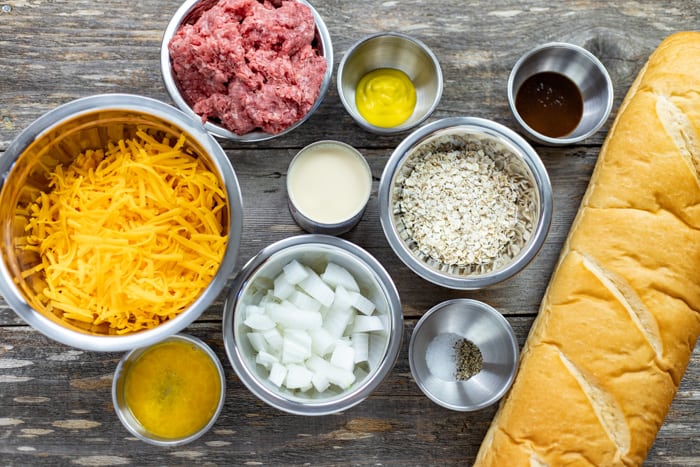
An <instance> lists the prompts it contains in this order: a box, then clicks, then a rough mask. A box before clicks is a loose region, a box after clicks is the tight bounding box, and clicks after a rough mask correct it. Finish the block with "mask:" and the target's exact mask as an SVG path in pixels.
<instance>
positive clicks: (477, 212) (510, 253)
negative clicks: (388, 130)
mask: <svg viewBox="0 0 700 467" xmlns="http://www.w3.org/2000/svg"><path fill="white" fill-rule="evenodd" d="M378 199H379V212H380V220H381V225H382V229H383V230H384V234H385V236H386V238H387V240H388V242H389V244H390V245H391V248H392V249H393V250H394V252H395V253H396V255H397V256H398V257H399V258H400V259H401V260H402V261H403V262H404V263H405V264H406V265H407V266H408V267H409V268H410V269H411V270H413V272H415V273H416V274H418V275H419V276H421V277H422V278H424V279H426V280H428V281H430V282H433V283H435V284H437V285H440V286H443V287H447V288H451V289H458V290H476V289H481V288H484V287H489V286H492V285H494V284H497V283H500V282H502V281H504V280H506V279H509V278H511V277H513V276H514V275H515V274H517V273H518V272H520V271H521V270H522V269H523V268H525V266H527V265H528V264H529V263H530V261H532V259H533V258H534V257H535V256H536V255H537V253H538V252H539V250H540V248H541V247H542V245H543V244H544V242H545V240H546V237H547V234H548V232H549V228H550V224H551V221H552V204H553V202H552V187H551V184H550V181H549V176H548V175H547V170H546V168H545V166H544V164H543V163H542V161H541V159H540V157H539V156H538V154H537V153H536V152H535V150H534V149H533V148H532V147H531V146H530V145H529V144H528V143H527V141H525V140H524V139H523V138H522V137H521V136H519V135H518V134H517V133H515V132H514V131H512V130H510V129H509V128H507V127H505V126H503V125H501V124H499V123H496V122H493V121H490V120H485V119H481V118H473V117H452V118H446V119H442V120H438V121H435V122H432V123H430V124H428V125H425V126H423V127H421V128H419V129H418V130H416V131H414V132H413V133H411V134H410V135H408V136H407V137H406V138H405V139H404V140H403V141H402V142H401V143H400V144H399V145H398V146H397V147H396V149H395V150H394V152H393V153H392V154H391V156H390V158H389V161H388V162H387V164H386V166H385V168H384V172H383V173H382V176H381V180H380V183H379V192H378Z"/></svg>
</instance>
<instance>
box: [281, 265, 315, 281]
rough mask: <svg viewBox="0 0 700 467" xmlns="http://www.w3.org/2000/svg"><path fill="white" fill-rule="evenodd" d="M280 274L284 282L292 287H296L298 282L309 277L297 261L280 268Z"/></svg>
mask: <svg viewBox="0 0 700 467" xmlns="http://www.w3.org/2000/svg"><path fill="white" fill-rule="evenodd" d="M282 273H283V274H284V278H285V279H286V281H287V282H288V283H290V284H292V285H296V284H298V283H299V282H301V281H303V280H304V279H306V278H307V277H308V275H309V273H308V271H307V270H306V268H305V267H304V265H302V264H301V263H300V262H299V261H297V260H296V259H293V260H292V261H291V262H290V263H288V264H287V265H285V266H284V267H283V268H282Z"/></svg>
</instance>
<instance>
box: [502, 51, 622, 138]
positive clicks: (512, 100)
mask: <svg viewBox="0 0 700 467" xmlns="http://www.w3.org/2000/svg"><path fill="white" fill-rule="evenodd" d="M552 48H561V49H569V50H574V51H576V52H578V53H580V54H581V55H583V56H584V57H586V58H588V60H590V61H591V63H593V64H594V65H595V66H596V68H598V69H599V70H600V72H601V75H602V76H603V78H604V79H605V82H606V87H607V88H608V90H609V91H610V92H609V93H608V98H607V99H606V101H605V110H604V111H603V114H602V117H601V118H600V120H599V121H598V122H597V123H596V125H595V126H593V127H592V128H591V129H590V130H588V131H587V132H585V133H582V134H580V135H578V136H575V137H570V138H567V137H561V138H552V137H551V136H547V135H543V134H542V133H540V132H538V131H536V130H534V129H533V128H532V127H530V125H528V124H527V123H526V122H525V120H523V119H522V117H521V116H520V113H519V112H518V111H517V109H516V108H515V92H516V90H514V89H513V82H514V80H515V76H516V74H517V71H518V69H519V68H520V66H521V65H522V64H523V63H524V62H525V61H527V60H528V59H529V58H530V57H532V56H533V55H535V54H536V53H539V52H541V51H542V50H545V49H552ZM507 90H508V105H509V106H510V109H511V111H512V114H513V116H514V117H515V119H516V120H517V122H518V124H519V125H520V126H521V127H522V128H523V129H525V130H526V131H527V132H528V133H529V134H530V135H531V136H532V137H533V138H534V139H536V140H537V141H538V142H540V143H542V144H545V145H548V146H564V145H568V144H573V143H577V142H579V141H583V140H584V139H586V138H588V137H590V136H591V135H593V134H594V133H595V132H597V131H598V130H600V128H601V127H602V126H603V125H604V124H605V122H606V121H607V119H608V116H609V115H610V112H611V111H612V107H613V98H614V97H613V84H612V79H611V78H610V74H609V73H608V70H607V69H606V68H605V65H603V63H602V62H601V61H600V60H599V59H598V57H596V56H595V55H593V54H592V53H591V52H589V51H588V50H586V49H584V48H583V47H581V46H578V45H575V44H570V43H568V42H547V43H545V44H541V45H539V46H537V47H535V48H534V49H531V50H529V51H528V52H526V53H525V54H523V55H522V56H521V57H520V58H519V59H518V61H516V62H515V65H513V68H512V69H511V72H510V75H508V84H507Z"/></svg>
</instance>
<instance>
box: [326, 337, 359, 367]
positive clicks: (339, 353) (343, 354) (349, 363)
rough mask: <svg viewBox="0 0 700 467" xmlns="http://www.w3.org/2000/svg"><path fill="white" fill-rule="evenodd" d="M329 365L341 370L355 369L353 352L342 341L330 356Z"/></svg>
mask: <svg viewBox="0 0 700 467" xmlns="http://www.w3.org/2000/svg"><path fill="white" fill-rule="evenodd" d="M330 362H331V365H333V366H337V367H338V368H342V369H343V370H348V371H353V370H354V369H355V350H354V349H353V348H352V347H350V346H349V345H347V344H346V343H345V342H343V341H339V342H338V343H337V344H336V345H335V348H334V349H333V353H332V354H331V360H330Z"/></svg>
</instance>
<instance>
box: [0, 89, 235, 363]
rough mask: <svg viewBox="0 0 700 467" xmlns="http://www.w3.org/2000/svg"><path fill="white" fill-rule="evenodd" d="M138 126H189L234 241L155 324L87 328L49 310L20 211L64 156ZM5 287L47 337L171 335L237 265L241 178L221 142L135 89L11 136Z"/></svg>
mask: <svg viewBox="0 0 700 467" xmlns="http://www.w3.org/2000/svg"><path fill="white" fill-rule="evenodd" d="M137 127H138V128H145V129H153V130H158V131H160V132H162V133H164V134H166V135H171V136H172V137H173V139H177V137H179V136H180V134H182V133H183V132H184V133H186V134H187V135H188V136H189V138H188V142H187V143H186V147H189V149H190V150H191V151H192V154H195V155H197V156H198V157H200V158H202V159H203V160H204V161H205V163H206V165H207V166H208V167H209V168H210V170H212V171H213V172H215V173H216V174H218V176H219V178H220V180H221V181H222V183H223V185H224V186H225V190H226V196H227V199H228V208H229V209H228V213H227V214H228V216H227V217H228V218H227V219H225V220H224V222H225V227H226V229H227V231H228V235H229V240H228V244H227V246H226V251H225V253H224V257H223V260H222V262H221V265H220V266H219V270H218V271H217V273H216V275H215V277H214V279H213V280H212V282H211V283H210V284H209V286H208V287H207V288H206V289H205V290H204V292H203V293H202V294H201V295H200V296H199V297H198V298H197V300H195V302H194V303H193V304H192V305H191V306H190V307H189V308H188V309H186V310H185V311H183V312H182V313H180V314H179V315H178V316H176V317H175V318H173V319H171V320H169V321H166V322H165V323H163V324H161V325H159V326H158V327H156V328H153V329H149V330H146V331H141V332H138V333H131V334H125V335H108V334H107V333H106V332H105V331H103V330H86V329H84V328H81V327H78V326H76V325H73V324H71V323H68V322H67V321H65V320H62V319H59V318H57V317H56V316H55V315H54V314H53V313H51V312H49V311H46V310H45V309H44V308H45V307H44V305H43V304H41V303H40V301H39V300H38V299H36V294H35V291H34V289H35V287H36V285H34V284H33V283H32V282H30V281H31V280H32V277H31V276H30V277H29V278H22V277H21V272H22V271H23V270H26V269H28V268H29V267H31V266H33V265H34V264H35V263H36V262H37V261H38V258H34V257H28V255H26V254H25V253H23V251H22V250H21V249H20V248H19V247H16V246H15V245H14V235H15V232H18V231H20V232H21V231H22V228H23V224H22V223H21V222H22V220H23V216H16V215H15V214H16V211H17V210H18V209H21V207H22V206H26V205H28V204H29V203H31V202H32V201H33V198H31V197H30V196H29V195H28V193H29V194H31V193H32V191H31V190H26V189H25V188H26V187H27V186H31V187H33V188H36V189H44V188H46V186H47V183H48V173H50V172H51V171H52V170H53V169H54V168H55V167H56V165H57V164H58V163H63V164H64V165H66V166H67V165H69V164H70V162H71V161H72V158H73V157H75V156H77V155H78V154H79V152H81V151H84V150H86V149H96V148H104V147H106V144H107V142H108V141H110V140H113V139H114V138H117V139H118V138H122V137H128V136H130V135H131V134H133V132H134V131H135V130H136V129H137ZM0 175H1V176H2V192H1V193H0V226H2V227H0V232H2V241H0V250H1V252H2V261H0V292H2V294H3V296H4V297H5V300H6V301H7V302H8V303H9V304H10V306H11V307H12V308H13V309H14V310H15V312H16V313H17V314H18V315H19V316H20V317H21V318H22V319H24V320H25V321H26V322H27V323H29V324H30V325H32V326H33V327H34V328H36V329H37V330H39V331H40V332H42V333H43V334H45V335H46V336H48V337H50V338H52V339H54V340H56V341H58V342H61V343H63V344H66V345H69V346H72V347H76V348H81V349H85V350H97V351H124V350H131V349H134V348H137V347H144V346H147V345H150V344H153V343H155V342H158V341H160V340H162V339H164V338H165V337H168V336H170V335H173V334H175V333H177V332H179V331H181V330H182V329H184V328H185V327H186V326H188V325H189V324H191V323H192V322H193V321H195V320H196V319H197V318H198V317H199V315H201V314H202V312H203V311H204V310H205V309H206V308H207V307H208V306H209V305H210V304H211V303H212V302H213V301H214V300H215V299H216V297H217V296H218V294H219V293H220V292H221V291H222V290H223V288H224V286H225V285H226V281H227V279H228V277H229V275H230V274H231V273H232V272H233V268H234V266H235V262H236V255H237V254H238V247H239V244H240V239H241V229H242V219H243V205H242V198H241V192H240V187H239V184H238V179H237V178H236V174H235V172H234V170H233V167H232V166H231V163H230V161H229V159H228V157H227V156H226V153H225V152H224V151H223V149H221V146H219V144H218V143H217V142H216V141H215V140H214V138H212V137H211V135H209V134H208V133H207V132H205V131H204V129H203V128H202V127H201V126H199V125H197V124H196V123H195V122H193V121H192V120H191V119H190V118H189V117H188V116H187V115H185V114H184V113H182V112H181V111H179V110H178V109H176V108H175V107H173V106H170V105H167V104H165V103H163V102H159V101H157V100H154V99H150V98H146V97H141V96H134V95H129V94H104V95H97V96H92V97H86V98H83V99H78V100H75V101H72V102H70V103H67V104H64V105H62V106H60V107H57V108H56V109H54V110H52V111H50V112H48V113H46V114H45V115H43V116H42V117H40V118H39V119H37V120H36V121H35V122H33V123H32V124H31V125H29V127H27V128H26V129H25V130H24V131H23V132H22V133H20V134H19V135H18V136H17V138H15V140H13V141H12V142H11V143H10V146H9V147H8V148H7V151H5V153H4V154H3V157H1V158H0Z"/></svg>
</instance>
